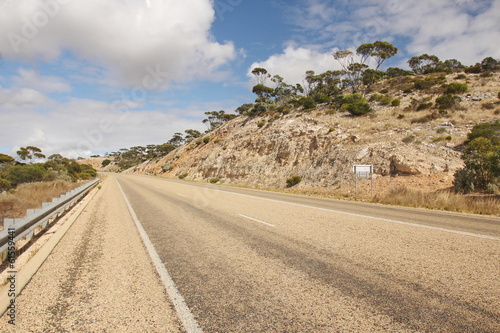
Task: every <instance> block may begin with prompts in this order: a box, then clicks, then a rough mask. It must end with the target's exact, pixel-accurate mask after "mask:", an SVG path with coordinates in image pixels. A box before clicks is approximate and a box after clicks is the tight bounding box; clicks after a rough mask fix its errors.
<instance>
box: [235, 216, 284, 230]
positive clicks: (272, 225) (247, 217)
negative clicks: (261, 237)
mask: <svg viewBox="0 0 500 333" xmlns="http://www.w3.org/2000/svg"><path fill="white" fill-rule="evenodd" d="M238 215H240V216H241V217H244V218H246V219H249V220H252V221H255V222H258V223H262V224H265V225H268V226H270V227H276V226H275V225H274V224H271V223H267V222H264V221H261V220H257V219H254V218H253V217H249V216H246V215H243V214H238Z"/></svg>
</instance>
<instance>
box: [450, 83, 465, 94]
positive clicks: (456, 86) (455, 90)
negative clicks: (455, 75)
mask: <svg viewBox="0 0 500 333" xmlns="http://www.w3.org/2000/svg"><path fill="white" fill-rule="evenodd" d="M445 88H446V93H447V94H463V93H465V92H467V90H469V87H468V86H467V84H465V83H459V82H452V83H450V84H448V85H446V86H445Z"/></svg>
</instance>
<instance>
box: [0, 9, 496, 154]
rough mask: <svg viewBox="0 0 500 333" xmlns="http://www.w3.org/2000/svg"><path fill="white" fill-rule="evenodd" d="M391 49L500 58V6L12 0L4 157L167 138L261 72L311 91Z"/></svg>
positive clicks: (0, 122) (0, 117)
mask: <svg viewBox="0 0 500 333" xmlns="http://www.w3.org/2000/svg"><path fill="white" fill-rule="evenodd" d="M377 40H382V41H388V42H390V43H392V44H393V45H394V46H396V47H398V49H399V52H398V54H397V55H396V56H395V57H393V58H392V59H390V60H388V61H387V62H386V63H384V65H383V67H401V68H406V69H407V68H408V66H407V63H406V61H407V60H408V59H409V58H411V57H413V56H417V55H421V54H423V53H428V54H434V55H437V56H438V57H439V58H440V59H442V60H445V59H451V58H454V59H457V60H459V61H461V62H462V63H463V64H464V65H473V64H475V63H477V62H480V61H481V60H482V59H484V58H485V57H489V56H491V57H494V58H495V59H500V0H404V1H403V0H302V1H299V0H106V1H103V0H0V57H1V58H0V153H4V154H9V155H11V156H15V155H16V151H17V150H18V149H19V148H20V147H25V146H28V145H33V146H37V147H39V148H41V149H42V151H43V152H44V153H45V154H46V155H47V156H49V155H51V154H61V155H63V156H65V157H69V158H77V157H87V156H89V155H95V154H104V153H107V152H113V151H118V150H119V149H121V148H129V147H132V146H145V145H148V144H161V143H165V142H167V141H168V140H169V139H170V138H171V137H172V135H173V134H174V133H175V132H181V133H182V132H184V130H186V129H197V130H200V131H205V130H206V129H207V127H206V125H205V124H203V123H202V120H203V119H204V118H206V115H205V114H204V113H205V112H209V111H218V110H225V111H226V112H227V113H233V112H234V110H235V109H236V108H237V107H238V106H240V105H242V104H245V103H252V102H253V101H254V100H255V97H256V96H255V95H253V94H252V92H251V91H252V86H253V85H254V84H255V81H254V80H253V78H252V75H251V73H250V72H251V70H252V69H253V68H255V67H263V68H266V69H267V70H268V72H269V73H271V74H272V75H275V74H277V75H280V76H282V77H283V78H284V79H285V82H287V83H289V84H296V83H302V82H303V78H304V74H305V72H306V71H307V70H314V71H316V72H317V73H322V72H325V71H327V70H334V69H339V64H338V63H336V61H335V59H333V57H332V53H333V52H335V51H337V50H343V49H351V50H354V49H355V48H357V47H358V46H359V45H360V44H362V43H371V42H374V41H377Z"/></svg>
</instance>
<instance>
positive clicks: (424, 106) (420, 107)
mask: <svg viewBox="0 0 500 333" xmlns="http://www.w3.org/2000/svg"><path fill="white" fill-rule="evenodd" d="M431 107H432V102H429V103H420V104H419V105H418V106H417V111H422V110H426V109H430V108H431Z"/></svg>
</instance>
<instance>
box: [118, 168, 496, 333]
mask: <svg viewBox="0 0 500 333" xmlns="http://www.w3.org/2000/svg"><path fill="white" fill-rule="evenodd" d="M115 177H116V179H117V181H118V182H119V184H120V186H121V188H122V189H123V192H124V194H125V196H126V197H127V199H128V201H129V202H130V204H131V206H132V209H133V210H134V212H135V214H136V215H137V218H138V219H139V220H140V222H141V224H142V226H143V227H144V230H145V231H146V233H147V234H148V236H149V238H150V240H151V242H152V244H153V245H154V247H155V249H156V251H157V253H158V256H159V257H160V259H161V260H162V262H163V264H164V266H165V267H166V269H167V270H168V272H169V274H170V276H171V278H172V280H173V281H174V282H175V284H176V286H177V289H178V291H179V292H180V294H181V295H182V296H183V298H184V300H185V302H186V304H187V306H188V307H189V309H190V311H191V312H192V314H193V317H194V318H195V320H196V321H197V322H198V325H199V327H201V329H202V330H203V331H204V332H498V331H500V319H499V318H500V282H499V281H500V280H499V276H500V267H499V265H498V263H499V262H500V238H499V237H500V219H498V218H484V217H477V216H471V215H461V214H448V213H440V212H431V211H426V210H416V209H401V208H391V207H384V206H380V205H368V204H357V203H350V202H342V201H335V200H324V199H315V198H307V197H301V196H290V195H283V194H277V193H270V192H262V191H253V190H245V189H235V188H228V187H222V186H209V185H204V184H194V183H187V182H179V181H171V180H164V179H158V178H153V177H146V176H132V175H116V176H115Z"/></svg>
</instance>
